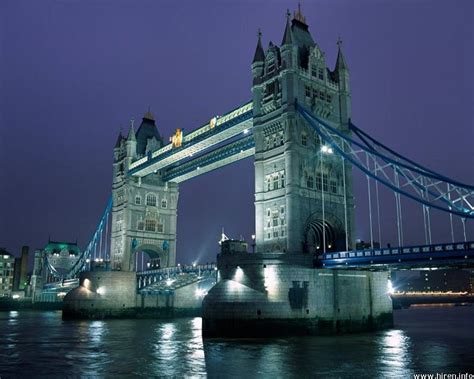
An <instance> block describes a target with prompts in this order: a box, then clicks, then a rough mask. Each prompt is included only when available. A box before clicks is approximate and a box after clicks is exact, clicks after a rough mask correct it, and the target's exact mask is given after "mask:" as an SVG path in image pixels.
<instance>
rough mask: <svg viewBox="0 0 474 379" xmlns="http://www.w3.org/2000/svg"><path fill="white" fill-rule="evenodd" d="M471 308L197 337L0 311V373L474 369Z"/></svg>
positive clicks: (182, 326) (151, 326)
mask: <svg viewBox="0 0 474 379" xmlns="http://www.w3.org/2000/svg"><path fill="white" fill-rule="evenodd" d="M473 321H474V306H472V307H469V306H465V307H431V308H427V307H423V308H411V309H406V310H398V311H395V324H396V325H395V328H394V329H391V330H387V331H382V332H378V333H374V334H354V335H344V336H333V337H298V338H296V337H295V338H275V339H245V340H220V339H216V340H206V341H204V342H203V340H202V338H201V319H200V318H188V319H179V320H106V321H62V320H61V313H60V312H34V311H18V312H16V311H12V312H0V377H1V378H2V379H3V378H8V377H23V378H30V377H37V376H42V377H61V376H72V377H78V376H83V377H91V376H93V377H114V378H116V377H178V378H181V377H206V376H207V377H210V378H226V377H231V378H239V377H246V378H253V377H272V378H305V377H328V378H333V377H335V378H337V377H341V378H345V377H384V378H386V377H397V378H398V377H410V376H411V375H412V374H415V373H436V372H439V373H458V372H460V373H465V372H470V373H473V374H474V328H473Z"/></svg>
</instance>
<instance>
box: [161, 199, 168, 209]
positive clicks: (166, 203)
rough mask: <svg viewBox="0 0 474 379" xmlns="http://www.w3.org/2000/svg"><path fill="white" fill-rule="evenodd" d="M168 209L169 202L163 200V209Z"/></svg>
mask: <svg viewBox="0 0 474 379" xmlns="http://www.w3.org/2000/svg"><path fill="white" fill-rule="evenodd" d="M167 207H168V200H166V199H162V200H161V208H167Z"/></svg>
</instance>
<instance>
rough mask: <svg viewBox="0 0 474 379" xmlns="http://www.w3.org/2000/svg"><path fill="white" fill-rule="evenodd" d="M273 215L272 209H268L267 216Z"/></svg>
mask: <svg viewBox="0 0 474 379" xmlns="http://www.w3.org/2000/svg"><path fill="white" fill-rule="evenodd" d="M271 215H272V212H271V210H270V209H267V216H268V217H270V216H271Z"/></svg>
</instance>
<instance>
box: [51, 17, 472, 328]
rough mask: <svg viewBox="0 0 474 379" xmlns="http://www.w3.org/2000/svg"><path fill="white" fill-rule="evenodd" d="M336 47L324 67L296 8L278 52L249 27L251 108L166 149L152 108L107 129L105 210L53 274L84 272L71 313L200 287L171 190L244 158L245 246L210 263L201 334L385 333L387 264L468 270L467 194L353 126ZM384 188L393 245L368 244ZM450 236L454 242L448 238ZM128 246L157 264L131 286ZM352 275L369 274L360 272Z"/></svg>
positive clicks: (345, 71) (378, 234)
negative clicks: (104, 265) (362, 227)
mask: <svg viewBox="0 0 474 379" xmlns="http://www.w3.org/2000/svg"><path fill="white" fill-rule="evenodd" d="M337 45H338V53H337V59H336V62H335V65H334V67H333V68H328V65H327V62H326V58H325V54H324V53H323V51H322V50H321V49H320V47H319V46H318V44H317V43H316V42H315V41H314V40H313V38H312V36H311V33H310V31H309V26H308V25H307V23H306V20H305V18H304V16H303V14H302V12H301V10H300V9H298V11H297V12H295V13H294V16H293V17H291V15H290V14H288V15H287V20H286V24H285V27H284V33H283V38H282V41H281V44H280V46H277V45H275V44H273V43H272V42H270V43H269V45H268V48H266V49H264V48H263V45H262V35H261V34H260V33H259V36H258V40H257V46H256V49H255V54H254V57H253V60H252V63H251V69H252V100H251V101H250V102H246V103H244V104H243V105H241V106H239V107H237V108H235V109H233V110H232V111H230V112H227V113H224V114H223V115H220V116H217V115H216V116H214V117H212V118H211V119H210V121H209V122H207V123H205V124H204V125H202V126H200V127H199V128H197V129H195V130H193V131H191V132H189V133H185V132H184V131H183V130H182V129H177V130H176V133H175V134H174V135H173V136H172V138H171V140H170V142H169V143H165V141H164V139H163V137H162V136H161V135H160V133H159V130H158V128H157V126H156V123H155V120H154V116H153V115H152V114H151V112H147V113H146V114H145V115H144V117H143V119H142V122H141V124H140V126H139V127H138V129H137V130H136V131H135V128H134V125H133V124H132V125H131V127H130V130H129V132H128V134H127V136H123V135H122V134H120V135H119V137H118V139H117V142H116V145H115V147H114V151H113V153H114V163H113V183H112V196H111V199H110V201H109V203H108V205H107V207H106V210H105V212H104V215H103V216H102V218H101V220H100V222H99V226H98V228H97V230H96V232H95V233H94V236H93V238H92V240H91V242H90V243H89V245H88V247H87V248H86V249H85V250H84V252H83V254H82V256H81V258H80V259H79V260H78V262H79V263H78V264H77V265H76V266H75V267H74V270H71V271H70V272H69V273H67V274H62V276H58V275H57V277H58V278H63V279H64V278H67V279H70V278H73V277H76V276H77V275H78V273H79V272H80V271H81V270H82V271H83V273H82V274H81V286H80V287H79V288H77V289H76V290H74V291H72V292H71V293H70V294H69V295H68V296H67V297H66V300H67V304H69V305H68V307H69V308H67V307H66V309H67V310H68V312H69V314H71V313H74V312H76V313H80V314H82V315H84V312H86V313H85V314H86V315H90V314H91V311H90V309H89V310H88V311H87V310H85V308H84V307H85V304H86V305H90V307H94V309H97V307H99V308H100V307H102V308H100V309H102V310H104V309H109V308H113V309H116V308H117V307H119V308H121V306H118V305H117V304H118V303H120V304H123V307H124V308H127V309H129V308H136V307H137V304H138V303H137V301H136V300H135V298H134V297H133V296H136V293H137V283H138V288H139V290H140V294H141V295H140V296H142V297H141V304H142V307H145V305H146V304H151V303H147V301H148V302H149V301H150V300H149V298H146V293H147V287H148V286H151V287H149V288H148V289H149V290H150V291H149V292H153V293H155V294H156V293H158V295H156V296H161V295H163V294H162V292H163V291H165V292H166V289H167V288H168V289H169V291H171V292H170V293H172V292H173V291H174V290H176V291H178V290H182V293H183V295H180V296H185V295H184V292H183V291H185V290H186V285H187V284H186V285H184V286H182V287H181V286H178V285H177V284H176V285H175V287H176V288H174V287H173V288H172V286H170V285H167V284H166V280H170V273H172V274H173V275H174V277H175V278H178V276H179V275H181V274H183V275H184V274H186V278H187V279H186V278H185V277H184V276H183V277H182V281H179V280H178V281H177V282H176V283H188V282H187V281H188V280H189V285H194V287H192V291H194V290H196V288H197V289H199V288H198V287H196V285H199V282H200V280H201V279H203V278H202V276H201V275H200V273H199V272H198V273H196V272H192V269H191V271H189V272H186V273H184V272H182V271H181V270H180V269H178V268H177V266H176V253H177V252H176V235H177V207H178V198H179V186H180V185H185V184H184V182H186V181H187V180H189V179H192V178H194V177H196V176H198V175H203V174H205V173H207V172H209V171H211V170H215V169H218V168H221V167H223V166H226V165H228V164H231V163H233V162H236V161H238V160H241V159H244V158H253V159H254V163H255V226H256V230H255V246H254V247H255V249H254V250H255V251H254V254H247V253H246V252H245V249H243V248H242V249H241V248H239V249H240V250H239V249H237V250H238V251H234V252H230V253H229V252H228V251H227V252H226V253H224V252H223V253H222V254H220V255H219V256H218V261H217V266H216V268H217V272H218V274H217V277H215V282H217V284H216V285H215V286H214V287H213V288H212V289H210V291H209V294H208V295H207V296H206V297H205V298H204V313H203V315H204V319H205V324H204V329H205V331H207V332H206V333H209V335H220V334H226V333H227V332H229V331H230V330H231V329H232V328H233V326H238V327H237V328H236V330H237V329H238V330H240V331H242V330H243V329H246V328H247V327H248V330H253V331H256V330H257V329H259V328H260V327H262V326H264V327H263V329H265V326H268V325H275V323H276V324H277V325H279V323H283V325H292V327H294V328H296V329H298V328H299V327H300V326H302V325H303V328H310V329H311V331H312V332H315V331H316V332H317V331H322V328H323V326H324V325H326V326H328V325H332V326H331V328H333V330H335V329H338V328H340V325H339V324H338V323H339V322H341V323H343V324H344V325H346V326H345V329H347V330H364V329H366V328H367V327H369V326H370V327H375V326H380V327H382V326H386V325H389V324H390V322H391V321H390V320H391V307H390V300H389V297H388V295H387V293H386V284H387V272H386V271H384V270H386V268H387V267H390V266H393V267H400V266H403V267H404V268H407V267H416V266H419V265H420V264H422V265H423V266H424V267H436V266H437V265H443V266H444V265H446V264H449V265H450V266H453V265H454V266H461V267H465V266H466V265H472V263H473V258H474V244H473V243H472V242H469V240H468V232H469V225H470V224H468V223H469V222H472V221H471V220H472V219H473V218H474V187H472V186H469V185H466V184H463V183H461V182H459V181H456V180H453V179H450V178H448V177H446V176H443V175H441V174H438V173H436V172H435V171H433V170H431V169H428V168H426V167H424V166H422V165H420V164H418V163H416V162H414V161H412V160H410V159H408V158H406V157H404V156H402V155H401V154H399V153H397V152H396V151H394V150H392V149H390V148H388V147H387V146H385V145H384V144H383V143H381V142H379V141H377V140H375V139H374V138H372V137H371V136H370V135H368V134H366V133H365V132H364V131H363V130H362V129H361V128H359V127H357V126H356V125H355V124H354V123H353V122H352V118H351V117H352V115H351V90H350V74H349V66H348V64H347V63H346V59H345V57H344V55H343V51H342V44H341V42H340V41H338V44H337ZM356 173H359V174H362V175H363V176H364V177H365V178H366V180H367V197H368V204H369V209H368V212H369V229H370V247H369V248H367V249H363V250H358V249H355V243H354V240H355V237H354V229H355V211H354V208H355V205H356V204H355V199H354V190H353V177H354V175H355V174H356ZM382 190H385V191H389V192H390V193H392V194H393V196H394V202H395V205H396V207H395V208H396V225H395V227H396V229H397V240H398V241H397V246H395V247H390V246H388V247H387V248H382V247H381V246H380V245H381V242H382V229H381V226H380V225H381V222H380V220H381V218H380V207H381V205H380V201H379V191H382ZM402 201H403V204H404V206H406V204H408V206H410V207H419V209H420V211H421V216H422V217H421V220H422V221H421V222H422V223H421V222H420V230H422V231H423V232H422V233H420V234H421V236H420V237H421V240H422V241H421V242H419V243H417V244H414V245H413V246H407V245H406V242H405V237H404V233H403V211H402ZM435 216H436V217H438V216H439V217H446V219H447V225H448V227H449V228H450V231H451V241H448V242H445V243H440V244H437V243H435V242H434V241H433V236H432V233H431V220H432V218H433V217H435ZM456 220H457V221H456ZM421 225H422V226H423V229H421ZM456 228H458V229H459V228H461V233H462V238H461V240H455V230H456ZM98 245H100V247H99V249H98V252H97V246H98ZM139 252H145V253H146V254H147V255H148V256H149V258H150V259H152V260H153V262H154V266H155V267H153V268H150V270H145V269H144V268H143V267H142V270H143V272H141V273H139V275H138V279H137V276H136V274H135V273H136V272H137V271H139V270H138V261H137V254H138V253H139ZM97 259H99V260H100V259H102V260H105V261H107V262H110V271H103V272H101V271H97V270H96V271H95V272H94V271H91V272H89V270H90V269H91V263H92V262H93V261H96V260H97ZM213 268H214V266H213V267H212V269H213ZM361 268H365V269H367V271H366V272H364V273H362V274H361V273H360V269H361ZM212 269H211V268H209V270H207V271H206V272H207V273H211V272H212ZM354 269H357V271H355V272H352V271H351V270H354ZM341 270H345V273H344V272H342V271H341ZM377 270H380V271H377ZM166 273H168V274H166ZM167 275H168V276H167ZM209 278H214V276H212V275H210V274H209V275H208V276H207V277H206V279H209ZM173 280H175V279H173ZM87 283H88V284H87ZM101 283H102V284H101ZM121 283H127V284H126V286H129V287H127V288H125V287H124V288H125V289H124V288H122V287H120V286H121ZM130 286H132V287H133V288H132V287H130ZM104 288H106V290H104ZM120 288H122V289H123V291H122V290H121V289H120ZM130 288H132V289H130ZM190 288H191V287H190ZM151 289H154V290H153V291H151ZM104 291H106V292H104ZM107 291H108V292H107ZM190 291H191V290H190ZM106 293H107V294H106ZM124 293H128V294H129V295H130V296H131V297H130V298H125V297H124V296H125V295H124ZM148 295H150V293H148ZM168 295H169V293H168ZM168 295H166V296H168ZM127 296H128V295H127ZM144 296H145V297H144ZM118 298H120V301H118V300H117V301H116V299H118ZM351 299H352V300H351ZM168 300H169V299H168ZM168 300H166V304H168V305H169V302H168ZM153 301H154V300H153ZM153 301H152V303H153ZM160 301H161V300H160ZM158 303H159V301H158V300H156V304H158ZM101 304H102V305H101ZM160 304H161V303H160ZM229 304H233V305H232V307H231V308H232V311H230V310H229V309H230V308H229V307H230V305H229ZM357 304H359V305H360V307H361V309H360V310H358V309H356V308H357V307H358V305H357ZM104 312H105V311H104ZM104 312H102V313H100V314H101V315H104V314H105V313H104ZM316 321H317V322H316ZM285 322H286V324H285ZM314 322H316V324H317V325H319V326H317V327H315V328H316V329H314V328H313V326H314ZM272 323H273V324H272ZM311 323H313V324H311ZM325 323H326V324H325ZM309 325H313V326H309ZM338 325H339V326H338ZM312 328H313V329H312ZM343 329H344V328H343ZM338 330H339V329H338Z"/></svg>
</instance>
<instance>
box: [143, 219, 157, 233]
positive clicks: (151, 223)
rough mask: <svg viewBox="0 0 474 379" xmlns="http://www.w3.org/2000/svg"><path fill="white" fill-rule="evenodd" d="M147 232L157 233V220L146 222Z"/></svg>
mask: <svg viewBox="0 0 474 379" xmlns="http://www.w3.org/2000/svg"><path fill="white" fill-rule="evenodd" d="M145 230H146V231H147V232H155V231H156V221H155V220H146V221H145Z"/></svg>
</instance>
